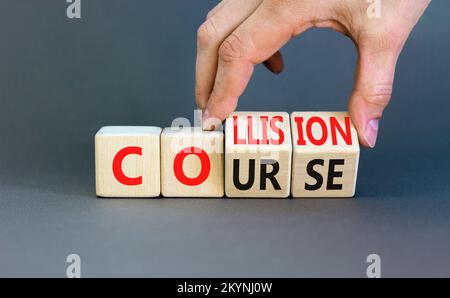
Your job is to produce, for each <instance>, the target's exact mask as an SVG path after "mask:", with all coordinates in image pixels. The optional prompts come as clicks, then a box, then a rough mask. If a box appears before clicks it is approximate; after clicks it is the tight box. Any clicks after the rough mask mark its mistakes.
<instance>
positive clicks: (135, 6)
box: [0, 0, 450, 277]
mask: <svg viewBox="0 0 450 298" xmlns="http://www.w3.org/2000/svg"><path fill="white" fill-rule="evenodd" d="M214 3H215V2H210V1H200V0H189V1H144V0H133V1H125V0H122V1H119V0H89V1H86V0H83V1H82V5H83V7H82V19H81V20H69V19H67V17H66V15H65V9H66V6H67V4H66V3H65V1H62V0H60V1H55V0H39V1H33V0H2V1H1V2H0V38H1V41H0V137H1V143H0V276H60V277H63V276H65V270H66V266H67V264H66V263H65V259H66V256H67V255H68V254H69V253H77V254H79V255H80V256H81V260H82V275H83V276H154V277H156V276H158V277H169V276H178V277H194V276H200V277H201V276H215V277H221V276H226V277H236V276H237V277H245V276H256V277H278V276H365V271H366V266H367V264H366V262H365V261H366V260H365V259H366V256H367V255H368V254H369V253H378V254H379V255H380V256H381V258H382V274H383V276H450V253H449V252H450V237H449V236H450V220H449V216H450V183H449V178H450V177H449V173H450V153H449V148H450V117H449V113H450V103H449V92H450V84H449V82H448V80H449V78H450V61H449V60H450V59H449V53H450V39H449V36H450V3H449V2H448V1H433V3H432V4H431V6H430V7H429V9H428V11H427V12H426V14H425V16H424V17H423V18H422V19H421V21H420V23H419V25H418V26H417V27H416V28H415V30H414V31H413V33H412V35H411V38H410V40H409V41H408V43H407V45H406V47H405V49H404V51H403V53H402V55H401V58H400V61H399V64H398V70H397V78H396V84H395V90H394V96H393V100H392V104H391V105H390V107H389V108H388V110H387V111H386V112H385V116H384V118H383V120H382V122H381V127H380V134H381V135H380V138H379V142H378V145H377V147H376V149H374V150H371V151H369V150H363V151H362V152H361V160H360V167H359V175H358V184H357V198H356V199H355V200H292V199H290V200H226V199H197V200H196V199H156V200H134V199H132V200H118V199H117V200H100V199H97V198H96V197H95V193H94V191H95V190H94V159H93V157H94V147H93V136H94V134H95V132H96V131H97V130H98V129H99V128H100V127H101V126H103V125H158V126H168V125H170V123H171V121H172V119H174V118H175V117H180V116H182V117H188V118H190V119H192V117H193V112H192V111H193V108H194V97H193V94H194V74H195V72H194V71H195V69H194V66H195V45H196V29H197V27H198V25H200V23H201V22H202V21H203V19H204V17H205V15H206V13H207V11H208V10H209V9H210V8H212V7H213V5H214ZM282 52H283V54H284V56H285V61H286V65H287V67H286V71H285V72H284V73H283V74H282V75H280V76H274V75H272V74H270V73H269V72H268V71H266V70H265V69H263V67H257V69H256V72H255V75H254V77H253V79H252V81H251V83H250V86H249V87H248V89H247V91H246V93H245V94H244V96H242V98H241V101H240V104H239V109H240V110H284V111H288V112H291V111H294V110H345V109H346V104H347V103H346V101H347V97H348V94H349V92H350V90H351V87H352V81H353V73H354V66H355V58H356V52H355V50H354V47H353V45H352V43H351V42H350V40H348V39H346V38H345V37H343V36H341V35H339V34H336V33H334V32H332V31H329V30H311V31H308V32H307V33H305V34H304V35H302V36H301V37H299V38H296V39H295V40H293V41H292V42H291V43H289V44H288V45H287V46H286V47H285V48H284V49H283V50H282Z"/></svg>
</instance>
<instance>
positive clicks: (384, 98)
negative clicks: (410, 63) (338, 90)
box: [364, 83, 392, 108]
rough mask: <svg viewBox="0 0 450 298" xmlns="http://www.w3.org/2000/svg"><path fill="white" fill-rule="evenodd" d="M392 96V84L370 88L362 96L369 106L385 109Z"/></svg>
mask: <svg viewBox="0 0 450 298" xmlns="http://www.w3.org/2000/svg"><path fill="white" fill-rule="evenodd" d="M391 96H392V84H391V83H382V84H376V85H374V86H371V87H369V88H368V89H367V91H366V92H365V94H364V99H365V100H366V102H368V103H369V104H371V105H375V106H378V107H381V108H385V107H386V106H387V105H388V104H389V101H390V100H391Z"/></svg>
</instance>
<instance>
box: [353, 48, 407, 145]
mask: <svg viewBox="0 0 450 298" xmlns="http://www.w3.org/2000/svg"><path fill="white" fill-rule="evenodd" d="M399 52H400V50H394V49H387V50H377V51H375V50H373V49H365V48H360V49H359V60H358V64H357V68H356V76H355V85H354V88H353V91H352V94H351V97H350V101H349V113H350V116H351V118H352V121H353V123H354V125H355V127H356V130H357V131H358V136H359V141H360V143H361V145H363V146H365V147H370V148H373V147H375V144H376V141H377V136H378V123H379V121H380V119H381V116H382V114H383V111H384V109H385V108H386V106H387V105H388V104H389V101H390V99H391V94H392V86H393V82H394V73H395V65H396V63H397V59H398V54H399Z"/></svg>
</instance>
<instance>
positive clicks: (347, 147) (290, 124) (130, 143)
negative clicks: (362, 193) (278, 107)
mask: <svg viewBox="0 0 450 298" xmlns="http://www.w3.org/2000/svg"><path fill="white" fill-rule="evenodd" d="M358 160H359V143H358V138H357V133H356V130H355V128H354V126H353V125H352V123H351V121H350V117H349V116H348V114H347V113H345V112H294V113H292V114H291V115H290V116H289V114H287V113H284V112H235V113H233V114H232V115H231V116H230V117H229V118H228V119H227V120H226V122H225V133H224V132H223V131H202V130H201V129H200V128H193V127H184V128H165V129H164V130H162V129H161V128H159V127H135V126H108V127H103V128H101V129H100V130H99V131H98V133H97V134H96V136H95V163H96V192H97V195H98V196H100V197H158V196H159V195H160V194H162V195H163V196H165V197H223V196H224V194H226V196H227V197H230V198H233V197H241V198H246V197H247V198H254V197H267V198H271V197H272V198H285V197H288V196H289V195H290V194H292V196H293V197H294V198H308V197H353V196H354V193H355V185H356V177H357V169H358Z"/></svg>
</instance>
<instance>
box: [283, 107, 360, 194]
mask: <svg viewBox="0 0 450 298" xmlns="http://www.w3.org/2000/svg"><path fill="white" fill-rule="evenodd" d="M332 118H333V120H332ZM319 119H321V120H319ZM332 121H333V124H331V123H332ZM336 121H337V123H338V124H339V127H341V129H342V133H341V132H340V131H339V130H337V129H336V127H337V126H336ZM346 121H347V123H346ZM300 122H301V125H300V124H299V123H300ZM308 126H309V129H308ZM322 126H323V127H322ZM324 127H325V129H324ZM299 128H300V130H299ZM291 130H292V144H293V149H294V150H293V163H292V196H293V197H294V198H308V197H353V196H354V194H355V187H356V178H357V172H358V161H359V143H358V135H357V132H356V129H355V127H354V126H353V124H352V123H351V121H350V117H349V115H348V114H347V113H346V112H294V113H292V114H291ZM324 131H325V135H324ZM299 132H300V134H299ZM333 139H334V141H333ZM299 140H300V141H299ZM322 142H323V144H321V143H322ZM311 162H312V163H311ZM330 162H331V166H332V168H333V170H331V172H335V174H334V177H330V176H329V173H330ZM310 163H311V165H313V164H314V165H313V166H312V169H313V170H314V172H317V173H320V176H321V177H322V179H323V181H322V183H321V184H320V183H319V184H318V180H317V179H316V178H315V177H312V176H311V172H310V173H308V165H309V164H310ZM341 163H343V164H341ZM333 164H334V165H333ZM315 175H316V174H315ZM339 176H341V177H339ZM329 180H330V181H329ZM330 184H332V186H330ZM306 185H310V186H309V187H307V186H306ZM319 185H320V187H319V188H318V186H319ZM339 185H341V186H339ZM307 188H310V190H308V189H307ZM311 188H312V189H311ZM315 188H318V189H315ZM336 188H337V189H336ZM338 188H341V189H338Z"/></svg>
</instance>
